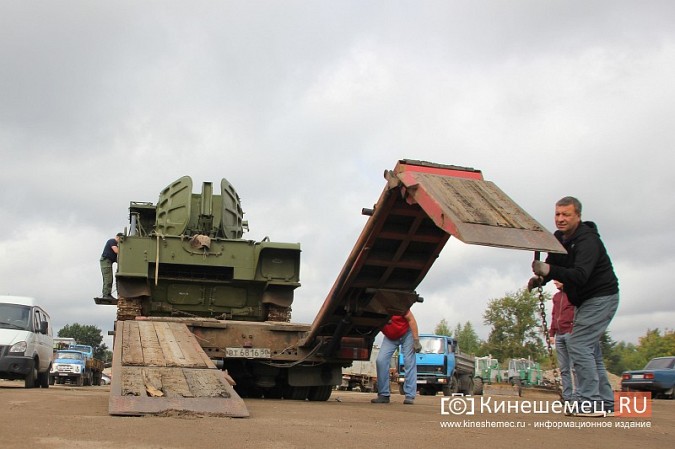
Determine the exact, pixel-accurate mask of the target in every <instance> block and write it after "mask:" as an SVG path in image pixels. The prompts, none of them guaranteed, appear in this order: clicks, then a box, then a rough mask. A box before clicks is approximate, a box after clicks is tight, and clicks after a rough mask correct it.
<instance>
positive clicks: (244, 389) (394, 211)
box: [110, 160, 564, 416]
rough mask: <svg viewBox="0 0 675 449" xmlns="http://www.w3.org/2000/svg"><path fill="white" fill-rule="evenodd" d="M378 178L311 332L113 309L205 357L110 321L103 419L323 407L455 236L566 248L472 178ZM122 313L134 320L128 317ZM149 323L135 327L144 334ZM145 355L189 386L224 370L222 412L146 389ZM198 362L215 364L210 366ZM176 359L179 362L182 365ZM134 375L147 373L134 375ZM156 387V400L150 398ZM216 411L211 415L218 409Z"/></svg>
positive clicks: (444, 168)
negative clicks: (159, 327)
mask: <svg viewBox="0 0 675 449" xmlns="http://www.w3.org/2000/svg"><path fill="white" fill-rule="evenodd" d="M385 179H386V185H385V188H384V190H383V192H382V194H381V196H380V198H379V200H378V201H377V203H376V204H375V206H374V208H373V209H372V210H364V211H363V213H364V214H365V215H369V218H368V221H367V223H366V225H365V227H364V229H363V231H362V233H361V235H360V236H359V238H358V240H357V242H356V244H355V245H354V248H353V249H352V252H351V253H350V255H349V257H348V259H347V261H346V263H345V265H344V267H343V268H342V270H341V272H340V274H339V275H338V277H337V279H336V281H335V283H334V285H333V287H332V289H331V290H330V292H329V293H328V295H327V297H326V299H325V301H324V303H323V305H322V307H321V309H320V311H319V312H318V314H317V316H316V318H315V319H314V321H313V322H312V324H311V325H307V324H293V323H286V322H282V321H269V320H268V321H262V322H259V321H241V320H233V319H227V318H228V317H227V316H225V317H224V318H225V319H217V318H199V317H185V316H182V317H181V316H180V315H181V313H176V315H178V316H157V317H146V316H135V315H138V314H140V313H141V311H142V310H143V309H144V307H145V308H146V309H147V308H148V306H147V304H145V305H143V304H141V303H140V302H138V303H134V301H132V300H129V301H127V298H120V304H118V309H121V308H122V307H124V314H123V317H124V318H125V319H130V320H132V319H133V322H136V321H138V322H143V321H146V322H153V323H171V324H172V326H171V327H173V324H176V325H182V326H184V327H185V329H187V331H188V332H187V334H190V335H191V336H192V338H194V340H193V341H192V340H191V343H190V344H189V350H188V351H189V353H190V354H191V356H190V357H191V358H192V357H195V358H201V359H204V360H203V362H204V366H203V367H200V368H195V367H185V366H182V365H180V364H179V363H178V362H177V361H176V358H175V356H176V355H177V354H179V353H181V351H184V350H185V348H184V347H183V346H180V345H179V344H178V343H177V342H176V341H175V340H172V339H168V338H165V337H166V335H163V336H160V334H157V335H158V338H157V342H156V343H153V344H159V345H160V347H161V348H162V351H161V353H160V352H157V351H156V349H153V347H152V345H150V346H148V347H147V348H146V346H147V345H148V344H149V342H150V341H154V340H155V338H154V337H153V336H152V332H150V331H148V334H147V335H145V336H143V335H144V334H142V333H140V332H139V334H138V335H139V337H135V336H134V335H135V334H134V333H129V332H130V329H131V328H130V327H128V326H130V324H127V323H126V322H118V323H117V326H116V341H115V351H114V361H113V388H112V390H111V400H110V412H111V414H144V413H159V412H161V411H162V410H168V409H181V410H191V411H195V412H203V413H217V414H222V415H226V416H247V414H248V412H247V411H245V407H244V408H242V404H243V403H242V402H241V398H240V396H239V395H238V394H237V391H239V392H240V393H242V394H244V395H247V396H265V397H284V398H289V399H298V400H305V399H309V400H319V401H320V400H327V399H328V398H329V396H330V394H331V390H332V388H333V387H334V386H336V385H339V384H340V382H341V370H342V368H343V367H347V366H349V365H350V364H351V363H352V362H353V361H355V360H369V358H370V356H371V350H372V347H373V342H374V339H375V337H376V335H377V334H378V332H379V330H380V328H381V327H382V326H383V325H384V324H385V323H386V322H387V321H388V320H389V318H390V317H391V316H392V315H400V314H404V313H405V312H406V311H407V310H408V309H409V308H410V307H411V306H412V305H413V304H414V303H416V302H418V301H421V300H422V299H421V298H420V297H419V296H418V294H417V293H416V291H415V289H416V288H417V286H418V285H419V283H420V282H421V281H422V280H423V279H424V277H425V276H426V274H427V272H428V271H429V269H430V268H431V266H432V265H433V263H434V262H435V261H436V259H437V257H438V255H439V253H440V252H441V250H442V249H443V247H444V246H445V244H446V242H447V241H448V239H449V238H450V237H451V236H455V237H456V238H458V239H460V240H461V241H463V242H465V243H469V244H478V245H487V246H495V247H503V248H511V249H521V250H527V251H546V252H564V249H563V248H562V246H561V245H560V244H559V243H558V241H557V240H556V239H555V238H554V237H553V235H552V234H550V233H549V232H548V231H546V229H545V228H544V227H543V226H541V225H540V224H539V223H538V222H536V220H534V219H533V218H532V217H530V216H529V215H528V214H527V213H526V212H525V211H524V210H523V209H522V208H520V207H519V206H518V205H517V204H515V203H514V202H513V201H512V200H511V199H510V198H509V197H508V196H506V195H505V194H504V193H503V192H502V191H501V190H499V189H498V188H497V187H496V186H495V185H494V184H493V183H491V182H488V181H485V180H483V177H482V173H481V172H480V171H479V170H475V169H471V168H464V167H456V166H448V165H441V164H434V163H429V162H422V161H412V160H401V161H399V162H398V164H397V165H396V167H395V168H394V170H390V171H385ZM223 184H225V180H223ZM228 186H229V184H228ZM177 190H179V189H177ZM223 196H225V195H223ZM160 198H161V197H160ZM202 204H203V202H202ZM202 207H204V206H202ZM158 215H159V214H158ZM165 227H166V226H165ZM182 238H183V237H181V239H182ZM168 240H169V239H168V238H167V237H166V236H163V235H157V236H156V237H155V238H153V239H152V241H150V240H148V242H147V243H144V244H145V245H146V246H145V247H144V248H145V249H144V250H143V252H142V257H144V258H145V260H146V262H148V264H149V266H150V263H152V266H154V267H155V272H154V282H155V286H156V285H157V281H158V280H159V281H161V280H162V279H161V277H162V268H161V266H166V265H170V264H171V257H175V252H172V251H173V250H167V249H166V248H171V246H170V244H171V242H170V241H168ZM153 242H154V243H153ZM235 242H240V241H239V240H235ZM153 244H154V245H156V249H153V247H152V245H153ZM238 244H239V245H241V243H238ZM160 245H162V249H161V251H160ZM223 248H225V244H223ZM125 251H126V250H125V243H124V239H123V241H122V243H121V245H120V256H121V258H122V257H126V255H125ZM223 252H226V250H223ZM160 254H161V256H160ZM137 257H138V256H137ZM160 257H162V258H164V259H161V258H160ZM160 265H161V266H160ZM148 271H150V270H148ZM164 272H165V273H169V274H171V275H173V276H175V275H176V273H175V271H171V270H166V269H165V271H164ZM152 278H153V276H152V273H149V274H148V280H147V282H148V285H147V287H146V286H144V285H143V284H142V283H141V282H137V284H136V285H137V286H140V289H141V290H144V289H147V290H151V288H152V285H150V282H151V281H152ZM205 281H208V280H205ZM298 285H299V284H298ZM169 290H170V288H169ZM151 300H152V298H151ZM153 307H154V305H153ZM129 310H132V311H133V312H132V313H131V314H129ZM182 315H188V314H185V313H183V314H182ZM119 317H120V315H119V314H118V319H120V318H119ZM153 326H156V324H155V325H153ZM145 327H146V325H145V324H143V325H142V328H145ZM181 329H182V328H181ZM146 340H147V341H146ZM179 346H180V348H181V349H180V350H179V349H178V348H179ZM197 346H199V350H198V348H197ZM141 347H142V350H141V349H140V348H141ZM146 351H151V352H152V354H153V356H152V357H146V356H145V353H146ZM200 351H201V352H200ZM193 352H194V353H195V354H196V353H198V354H199V357H197V356H196V355H195V354H193ZM131 353H142V354H143V357H142V358H141V357H138V358H135V359H134V362H133V364H129V360H128V354H131ZM151 359H156V360H158V362H153V363H160V364H161V363H168V362H163V361H162V360H164V359H166V360H168V359H170V360H172V361H171V366H168V365H167V366H166V368H164V369H169V368H170V369H171V371H172V372H174V371H176V370H178V369H180V370H182V372H183V374H184V375H185V379H186V382H187V384H188V386H190V385H191V383H192V382H194V380H193V379H194V378H193V377H189V376H188V375H187V374H186V373H187V372H192V371H185V370H194V369H204V370H214V369H215V371H218V370H224V371H226V372H227V373H229V375H230V376H231V377H232V378H233V380H234V381H235V382H236V388H237V391H235V390H234V389H229V388H227V386H226V384H225V383H222V380H219V381H218V382H219V385H220V386H221V387H222V391H221V390H218V391H221V393H222V394H221V396H219V398H218V399H217V400H220V401H223V404H224V405H221V406H219V407H213V405H211V404H209V405H208V406H207V405H205V403H204V401H203V400H202V398H203V397H205V396H202V395H203V394H205V393H203V392H200V391H197V390H196V389H193V388H187V389H185V390H181V391H179V392H172V393H169V392H168V391H166V392H165V391H164V390H165V388H164V387H163V385H164V384H163V383H161V385H160V384H158V383H157V381H156V380H155V381H152V380H151V381H150V382H149V384H150V385H151V386H152V387H153V388H149V387H148V382H146V381H145V379H151V378H152V377H153V376H152V375H151V373H150V371H148V369H150V368H153V370H154V368H155V365H154V364H153V365H151V364H149V360H151ZM206 359H209V360H212V362H211V363H212V364H213V366H211V365H210V364H209V363H208V362H207V361H206ZM177 360H181V359H180V357H178V359H177ZM174 365H177V366H174ZM139 367H140V372H141V373H145V377H143V375H140V377H139V374H138V372H139ZM163 376H164V375H162V376H160V377H161V378H163ZM131 378H134V379H139V378H140V379H143V383H142V384H141V383H138V381H137V380H136V381H134V382H132V381H130V380H129V379H131ZM154 379H157V376H154ZM134 383H138V384H137V385H136V386H135V387H134V388H132V389H126V388H123V386H124V385H131V384H134ZM158 385H160V386H158ZM154 389H157V390H159V391H160V392H164V394H163V395H153V394H152V391H154ZM188 390H189V391H188ZM155 393H156V392H155ZM206 394H207V396H206V397H209V398H211V397H212V396H208V395H209V394H211V390H208V393H206ZM217 400H216V401H217ZM206 402H209V403H210V402H214V401H210V400H209V401H206ZM225 403H229V404H231V405H227V404H225ZM195 404H196V405H195ZM216 409H217V410H219V411H215V412H214V411H213V410H216Z"/></svg>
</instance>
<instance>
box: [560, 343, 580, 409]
mask: <svg viewBox="0 0 675 449" xmlns="http://www.w3.org/2000/svg"><path fill="white" fill-rule="evenodd" d="M570 337H571V334H557V335H556V336H555V352H556V355H557V356H558V368H560V379H561V381H562V396H563V399H564V400H565V401H573V400H575V391H576V390H578V389H579V384H578V382H577V376H576V375H574V376H573V375H572V361H571V359H570V355H569V351H568V348H567V345H568V341H569V338H570Z"/></svg>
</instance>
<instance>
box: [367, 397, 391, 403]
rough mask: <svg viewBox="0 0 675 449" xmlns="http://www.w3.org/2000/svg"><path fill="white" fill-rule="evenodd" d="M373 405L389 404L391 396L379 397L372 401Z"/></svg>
mask: <svg viewBox="0 0 675 449" xmlns="http://www.w3.org/2000/svg"><path fill="white" fill-rule="evenodd" d="M370 402H371V403H373V404H389V396H380V395H377V397H376V398H375V399H371V400H370Z"/></svg>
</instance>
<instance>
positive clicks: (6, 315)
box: [0, 296, 54, 388]
mask: <svg viewBox="0 0 675 449" xmlns="http://www.w3.org/2000/svg"><path fill="white" fill-rule="evenodd" d="M53 346H54V343H53V339H52V326H51V320H50V318H49V315H48V314H47V312H45V311H44V310H43V309H42V308H41V307H38V306H37V305H36V304H35V300H34V299H33V298H27V297H24V296H0V379H10V380H14V379H24V381H25V386H26V388H33V387H38V386H39V387H42V388H49V370H50V368H51V364H52V351H53Z"/></svg>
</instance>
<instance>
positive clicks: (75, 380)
mask: <svg viewBox="0 0 675 449" xmlns="http://www.w3.org/2000/svg"><path fill="white" fill-rule="evenodd" d="M104 368H105V364H104V363H103V361H102V360H98V359H97V358H95V357H94V348H93V347H92V346H90V345H80V344H76V343H75V344H70V345H68V347H67V349H59V350H57V351H55V352H54V360H53V362H52V368H51V370H50V371H49V385H54V384H65V383H71V384H74V385H77V386H78V387H81V386H91V385H101V376H102V374H103V369H104Z"/></svg>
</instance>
